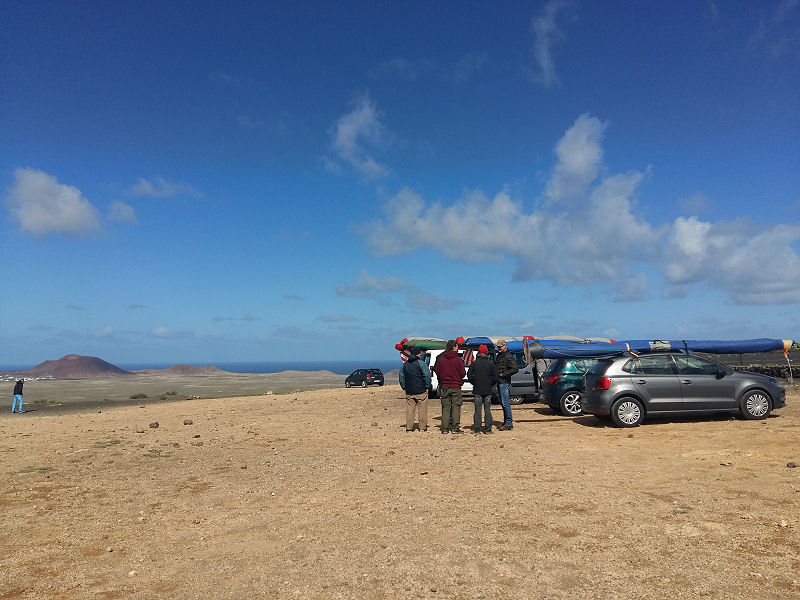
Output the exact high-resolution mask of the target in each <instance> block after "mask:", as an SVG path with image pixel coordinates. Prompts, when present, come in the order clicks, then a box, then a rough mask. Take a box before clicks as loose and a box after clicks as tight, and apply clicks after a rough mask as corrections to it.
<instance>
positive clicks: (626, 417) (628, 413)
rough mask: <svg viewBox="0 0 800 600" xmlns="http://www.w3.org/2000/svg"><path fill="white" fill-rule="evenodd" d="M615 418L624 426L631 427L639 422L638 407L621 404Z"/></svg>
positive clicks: (630, 403)
mask: <svg viewBox="0 0 800 600" xmlns="http://www.w3.org/2000/svg"><path fill="white" fill-rule="evenodd" d="M617 416H618V417H619V420H620V421H622V422H623V423H625V424H626V425H631V424H633V423H636V422H637V421H638V420H639V417H640V416H641V412H640V411H639V407H638V406H637V405H636V403H634V402H623V403H622V404H620V405H619V408H618V409H617Z"/></svg>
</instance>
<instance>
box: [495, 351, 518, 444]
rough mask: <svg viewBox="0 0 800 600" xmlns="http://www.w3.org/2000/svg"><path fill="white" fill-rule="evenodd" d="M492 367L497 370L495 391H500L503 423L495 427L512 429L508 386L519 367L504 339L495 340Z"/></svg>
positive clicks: (505, 429) (502, 429) (512, 421)
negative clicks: (495, 354)
mask: <svg viewBox="0 0 800 600" xmlns="http://www.w3.org/2000/svg"><path fill="white" fill-rule="evenodd" d="M494 367H495V369H496V371H497V391H498V392H499V393H500V404H501V405H502V407H503V424H502V425H501V426H500V427H498V428H497V429H498V430H499V431H510V430H512V429H514V420H513V418H512V416H511V400H510V399H509V395H508V387H509V385H511V376H512V375H513V374H514V373H516V372H518V371H519V367H518V366H517V361H516V360H514V357H513V356H512V355H511V352H509V351H508V346H507V345H506V341H505V340H499V341H498V342H497V357H495V360H494Z"/></svg>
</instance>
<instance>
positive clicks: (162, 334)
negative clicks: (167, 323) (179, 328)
mask: <svg viewBox="0 0 800 600" xmlns="http://www.w3.org/2000/svg"><path fill="white" fill-rule="evenodd" d="M150 335H151V336H152V337H156V338H168V337H172V332H171V331H170V330H169V329H167V328H166V327H156V328H155V329H153V331H151V332H150Z"/></svg>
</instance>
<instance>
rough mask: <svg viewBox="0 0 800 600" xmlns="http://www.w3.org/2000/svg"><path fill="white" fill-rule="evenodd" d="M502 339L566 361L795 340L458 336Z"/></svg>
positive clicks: (409, 343) (746, 349) (783, 344)
mask: <svg viewBox="0 0 800 600" xmlns="http://www.w3.org/2000/svg"><path fill="white" fill-rule="evenodd" d="M499 339H504V340H506V341H507V343H508V350H509V351H510V352H514V353H518V352H523V353H525V354H526V355H527V356H528V357H529V358H532V359H536V358H566V357H584V356H595V357H597V356H611V355H615V354H619V353H620V352H633V353H635V354H642V353H647V352H669V351H672V350H687V351H692V352H706V353H709V354H751V353H758V352H773V351H775V350H782V351H783V352H784V354H785V353H787V352H788V351H789V348H790V347H791V346H792V343H793V342H792V340H782V339H778V338H756V339H751V340H619V341H615V340H611V339H603V338H585V339H582V338H577V337H573V336H554V337H552V338H536V337H534V336H523V337H503V338H501V337H498V336H476V337H469V338H464V337H459V338H457V339H456V341H457V342H458V343H459V347H461V348H468V349H473V350H474V349H477V348H478V346H480V345H481V344H485V345H486V346H488V347H490V348H494V347H495V345H496V342H497V341H498V340H499ZM446 344H447V341H446V340H443V339H438V338H418V337H413V338H406V339H404V340H403V341H401V342H400V343H399V344H396V345H395V348H397V350H399V351H400V352H403V353H404V354H407V352H408V349H409V348H412V347H414V346H416V347H418V348H422V349H424V350H441V349H444V348H445V346H446Z"/></svg>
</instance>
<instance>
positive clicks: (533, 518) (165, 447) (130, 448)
mask: <svg viewBox="0 0 800 600" xmlns="http://www.w3.org/2000/svg"><path fill="white" fill-rule="evenodd" d="M798 396H800V394H798V393H797V392H796V391H795V392H792V393H790V395H789V397H788V402H789V405H788V406H787V407H786V408H784V409H782V410H780V411H778V412H777V413H776V415H775V416H773V417H771V418H769V419H767V420H765V421H742V420H736V419H730V418H728V417H710V418H706V419H703V420H687V419H674V420H657V421H653V422H649V423H646V424H645V425H644V426H642V427H639V428H637V429H633V430H622V429H617V428H614V427H611V426H607V425H604V424H601V423H600V422H599V421H597V420H596V419H594V418H593V417H589V416H585V417H579V418H577V419H569V418H564V417H556V416H554V415H553V414H552V413H551V412H550V410H549V409H547V408H544V407H543V406H542V405H539V404H532V405H522V406H520V407H515V417H516V427H515V429H514V431H513V432H507V433H502V432H497V433H494V434H492V435H490V436H474V435H471V434H466V435H463V436H453V435H448V436H443V435H441V434H439V433H438V431H436V430H435V429H434V428H431V430H430V431H429V432H427V433H412V434H407V433H405V428H404V425H403V419H404V418H403V407H402V400H401V399H400V398H401V391H400V389H399V387H397V386H386V387H383V388H373V389H368V390H362V389H350V390H346V389H344V388H341V389H334V390H317V391H309V392H302V393H298V394H291V395H289V396H261V397H251V398H230V399H224V400H194V401H181V402H171V403H170V402H167V403H159V404H151V405H145V406H143V407H142V408H140V407H138V406H118V407H112V408H108V409H106V408H103V412H97V410H96V409H95V410H94V411H93V412H86V413H83V414H80V413H74V412H71V413H59V412H57V411H52V410H40V411H36V412H30V413H27V414H25V415H11V414H8V413H3V414H2V415H0V465H1V466H2V480H1V481H0V524H2V535H1V536H0V600H8V599H11V598H47V599H59V598H75V599H83V598H87V599H88V598H108V599H111V598H236V599H241V598H320V599H322V598H325V599H328V598H503V599H507V598H526V599H527V598H653V599H655V598H658V599H661V598H700V597H702V598H775V599H778V598H780V599H785V598H789V597H798V596H800V532H799V529H800V468H789V467H787V463H790V462H794V463H797V464H799V465H800V404H799V403H798V400H799V399H800V398H798ZM494 413H495V419H498V418H499V416H500V415H501V411H500V408H499V407H494ZM431 414H432V415H433V416H435V417H436V418H435V419H433V420H432V425H433V426H435V425H437V424H438V422H439V419H438V415H439V410H438V407H437V406H436V405H435V403H434V405H433V406H432V408H431ZM471 415H472V412H471V405H465V410H464V414H463V419H462V423H463V424H467V425H468V424H471V420H472V416H471ZM187 419H190V420H191V421H192V424H191V425H185V424H184V421H185V420H187ZM156 421H157V422H158V423H159V427H158V428H157V429H153V428H150V427H149V426H148V425H149V424H150V423H152V422H156ZM137 428H138V429H140V430H143V431H144V432H143V433H137V431H136V430H137Z"/></svg>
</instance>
